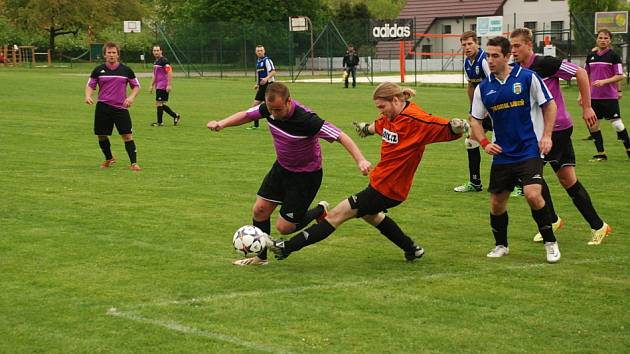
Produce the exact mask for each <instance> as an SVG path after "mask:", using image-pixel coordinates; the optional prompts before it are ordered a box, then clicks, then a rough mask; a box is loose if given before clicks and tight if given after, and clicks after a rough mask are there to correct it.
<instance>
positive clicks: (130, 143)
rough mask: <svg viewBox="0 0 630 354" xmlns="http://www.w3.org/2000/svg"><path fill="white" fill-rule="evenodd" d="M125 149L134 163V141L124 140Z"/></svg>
mask: <svg viewBox="0 0 630 354" xmlns="http://www.w3.org/2000/svg"><path fill="white" fill-rule="evenodd" d="M125 150H127V155H129V161H130V162H131V164H132V165H133V164H134V163H136V143H134V142H133V140H129V141H125Z"/></svg>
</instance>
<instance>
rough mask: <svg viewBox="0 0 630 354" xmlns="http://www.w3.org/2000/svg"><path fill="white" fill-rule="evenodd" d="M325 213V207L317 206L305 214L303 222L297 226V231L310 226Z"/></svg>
mask: <svg viewBox="0 0 630 354" xmlns="http://www.w3.org/2000/svg"><path fill="white" fill-rule="evenodd" d="M323 213H324V207H323V206H321V205H317V206H316V207H314V208H313V209H310V210H309V211H307V212H306V214H304V218H302V220H301V221H300V222H299V223H298V224H297V225H295V231H300V230H302V229H303V228H305V227H306V226H308V224H310V223H311V221H313V220H315V219H317V218H318V217H320V216H321V215H322V214H323Z"/></svg>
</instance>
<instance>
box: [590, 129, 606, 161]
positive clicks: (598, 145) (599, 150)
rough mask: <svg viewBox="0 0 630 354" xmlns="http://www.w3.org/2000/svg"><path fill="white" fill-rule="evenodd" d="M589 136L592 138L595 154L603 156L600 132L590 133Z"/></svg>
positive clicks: (602, 141) (602, 142)
mask: <svg viewBox="0 0 630 354" xmlns="http://www.w3.org/2000/svg"><path fill="white" fill-rule="evenodd" d="M591 136H592V137H593V142H594V143H595V148H596V149H597V154H600V155H601V154H604V138H603V137H602V132H601V131H600V130H598V131H596V132H591Z"/></svg>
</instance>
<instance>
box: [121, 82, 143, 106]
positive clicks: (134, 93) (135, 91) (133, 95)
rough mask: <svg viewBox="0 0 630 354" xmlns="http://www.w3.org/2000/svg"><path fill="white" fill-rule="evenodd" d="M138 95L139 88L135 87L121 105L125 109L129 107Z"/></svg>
mask: <svg viewBox="0 0 630 354" xmlns="http://www.w3.org/2000/svg"><path fill="white" fill-rule="evenodd" d="M138 93H140V86H136V87H134V88H132V89H131V93H130V94H129V96H127V98H125V102H124V103H123V104H124V105H125V107H127V108H129V107H131V105H132V104H133V101H134V100H135V99H136V96H137V95H138Z"/></svg>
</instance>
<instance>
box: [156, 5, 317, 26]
mask: <svg viewBox="0 0 630 354" xmlns="http://www.w3.org/2000/svg"><path fill="white" fill-rule="evenodd" d="M156 8H158V9H162V10H164V12H161V13H158V17H160V19H161V20H162V21H167V20H169V19H170V18H177V19H178V20H180V21H184V22H189V21H192V22H198V23H207V22H215V21H222V22H235V23H256V22H272V21H287V19H288V18H289V16H308V17H309V18H311V20H315V19H316V18H318V17H319V16H320V15H321V14H323V10H324V9H325V6H323V4H322V0H291V1H277V0H240V1H233V0H156ZM164 15H166V17H165V16H164Z"/></svg>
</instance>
